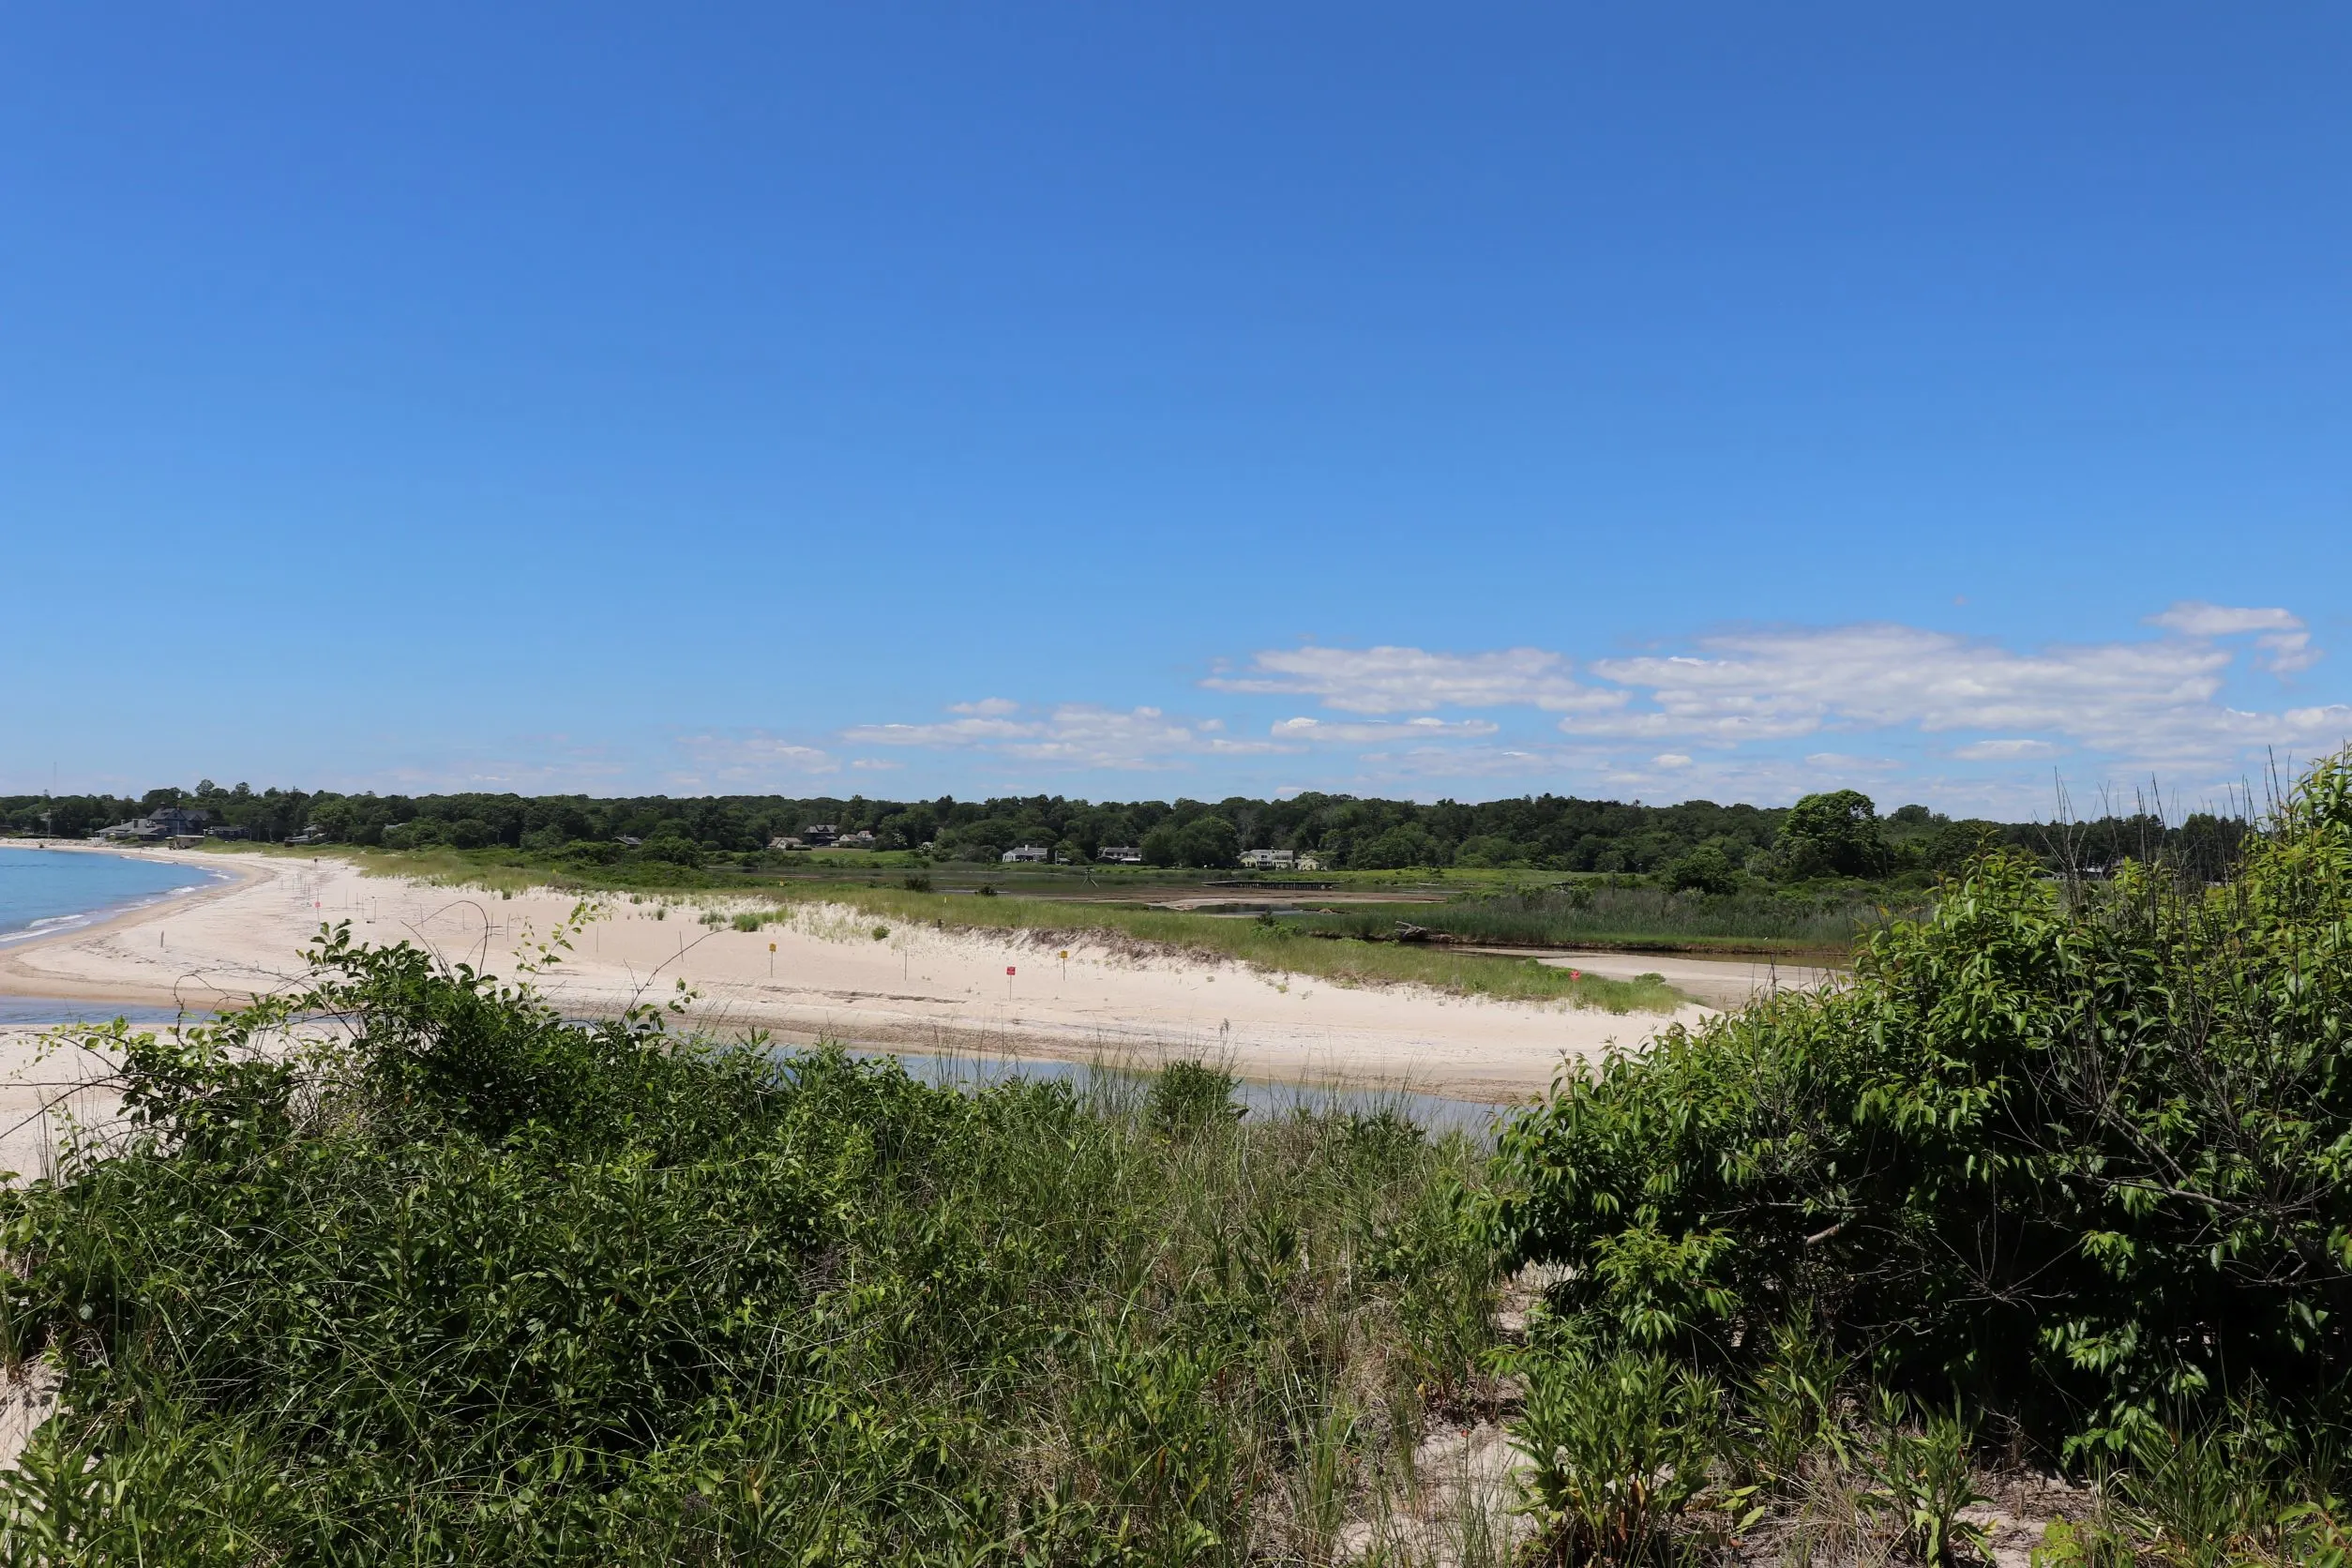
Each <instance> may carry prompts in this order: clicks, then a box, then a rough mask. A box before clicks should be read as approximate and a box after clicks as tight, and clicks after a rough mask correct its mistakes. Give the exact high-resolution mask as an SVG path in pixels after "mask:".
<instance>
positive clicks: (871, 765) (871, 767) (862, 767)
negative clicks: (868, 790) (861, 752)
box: [850, 757, 906, 773]
mask: <svg viewBox="0 0 2352 1568" xmlns="http://www.w3.org/2000/svg"><path fill="white" fill-rule="evenodd" d="M850 766H852V767H853V768H855V769H857V770H858V771H859V772H860V773H886V772H888V771H889V770H890V769H892V768H903V767H905V766H906V763H904V762H894V761H890V760H889V759H888V758H885V757H852V758H851V759H850Z"/></svg>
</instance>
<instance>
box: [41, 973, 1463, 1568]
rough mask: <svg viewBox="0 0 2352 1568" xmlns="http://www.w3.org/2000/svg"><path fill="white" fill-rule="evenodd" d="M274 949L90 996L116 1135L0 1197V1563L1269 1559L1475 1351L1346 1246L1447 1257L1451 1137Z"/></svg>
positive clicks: (1354, 1486) (1411, 1422) (1340, 1496)
mask: <svg viewBox="0 0 2352 1568" xmlns="http://www.w3.org/2000/svg"><path fill="white" fill-rule="evenodd" d="M314 959H315V963H316V966H317V967H316V968H315V970H314V972H313V975H312V978H311V983H310V985H309V988H308V989H307V990H305V991H303V992H301V993H300V994H297V995H294V996H290V997H288V998H286V999H284V1000H283V1001H280V1002H277V1003H271V1004H268V1005H265V1006H262V1007H257V1008H253V1009H250V1010H248V1011H246V1012H243V1013H239V1014H234V1015H231V1016H230V1017H228V1018H225V1019H224V1020H222V1021H221V1022H219V1024H217V1025H214V1026H210V1027H206V1028H201V1029H190V1030H188V1031H187V1032H185V1033H173V1034H169V1035H163V1036H147V1035H134V1034H130V1033H128V1032H127V1031H124V1030H122V1029H120V1028H119V1026H118V1027H117V1028H116V1029H115V1030H114V1031H113V1032H111V1033H109V1034H108V1035H107V1037H106V1039H105V1040H104V1041H101V1042H99V1043H101V1044H112V1045H113V1046H114V1047H116V1048H119V1049H120V1050H121V1052H122V1054H123V1058H124V1063H125V1065H124V1073H123V1080H124V1087H125V1089H126V1091H127V1099H126V1107H127V1109H128V1114H129V1117H130V1119H131V1125H130V1129H129V1133H128V1138H126V1139H125V1140H123V1141H122V1142H121V1143H120V1144H119V1145H118V1146H115V1147H112V1148H109V1149H103V1150H101V1149H97V1148H93V1149H90V1150H86V1151H84V1152H83V1153H82V1154H81V1155H80V1156H78V1157H77V1158H75V1159H74V1160H73V1161H71V1162H70V1168H69V1169H68V1179H67V1180H65V1181H63V1182H59V1183H50V1182H37V1183H34V1184H30V1185H29V1186H23V1187H19V1188H15V1189H11V1190H9V1191H8V1192H6V1193H5V1194H0V1236H5V1238H6V1246H7V1251H8V1258H9V1259H10V1261H11V1263H12V1264H13V1266H14V1268H15V1271H16V1277H15V1278H14V1279H13V1280H12V1282H11V1283H10V1287H9V1289H8V1293H7V1302H8V1314H7V1318H8V1324H9V1327H10V1329H11V1331H12V1333H13V1334H14V1336H15V1337H14V1340H13V1348H14V1349H16V1350H17V1351H18V1353H20V1354H30V1353H44V1352H45V1353H49V1354H53V1355H55V1356H58V1357H60V1358H62V1359H63V1360H64V1361H65V1362H66V1364H68V1368H69V1370H68V1380H67V1384H66V1388H65V1390H64V1405H63V1408H62V1409H61V1410H60V1411H59V1413H58V1414H57V1415H56V1416H55V1417H54V1418H53V1419H52V1420H51V1421H50V1422H49V1423H48V1424H47V1425H44V1426H43V1427H42V1428H41V1430H40V1431H39V1433H38V1436H37V1437H36V1439H35V1440H34V1442H33V1444H32V1445H31V1447H30V1448H29V1449H28V1450H27V1452H26V1454H25V1455H24V1462H23V1466H22V1468H21V1469H20V1470H16V1471H14V1472H11V1473H8V1474H6V1475H5V1476H0V1548H5V1555H6V1557H7V1560H10V1561H25V1562H31V1561H39V1562H43V1563H60V1564H67V1563H91V1564H95V1563H113V1562H127V1561H147V1562H171V1563H175V1564H178V1563H221V1564H232V1563H234V1564H245V1563H251V1562H257V1561H304V1562H322V1563H353V1564H360V1563H368V1564H373V1563H387V1562H389V1563H419V1564H421V1563H426V1562H434V1563H442V1562H460V1561H478V1562H502V1563H505V1562H517V1563H535V1562H549V1563H553V1562H578V1563H596V1564H608V1563H644V1564H654V1563H665V1564H666V1563H671V1562H700V1563H716V1562H743V1563H754V1562H757V1563H767V1562H779V1561H784V1562H807V1563H815V1562H827V1563H831V1562H881V1561H889V1562H940V1563H948V1562H953V1563H977V1562H993V1561H1006V1562H1010V1561H1035V1562H1052V1563H1064V1562H1067V1563H1081V1562H1083V1563H1126V1562H1134V1563H1145V1562H1191V1561H1199V1562H1229V1561H1230V1562H1238V1561H1241V1560H1244V1559H1247V1558H1251V1557H1253V1556H1254V1555H1258V1554H1271V1555H1274V1556H1294V1555H1296V1554H1297V1553H1299V1552H1301V1551H1304V1549H1305V1545H1304V1543H1305V1542H1307V1540H1308V1539H1309V1537H1311V1536H1314V1535H1315V1534H1316V1532H1317V1531H1319V1530H1323V1531H1325V1533H1327V1530H1326V1526H1327V1524H1328V1520H1329V1518H1330V1516H1331V1515H1330V1507H1329V1506H1328V1504H1329V1503H1330V1502H1331V1500H1333V1499H1334V1498H1336V1499H1337V1500H1338V1502H1339V1503H1340V1504H1343V1505H1346V1506H1349V1507H1354V1506H1357V1505H1358V1504H1359V1503H1360V1502H1361V1500H1362V1496H1361V1495H1362V1491H1363V1489H1364V1487H1365V1486H1367V1485H1370V1484H1371V1482H1370V1479H1369V1478H1371V1477H1374V1476H1377V1475H1379V1474H1380V1473H1382V1467H1383V1465H1385V1464H1388V1463H1391V1462H1393V1461H1394V1458H1395V1454H1396V1453H1397V1452H1398V1451H1399V1450H1400V1449H1401V1451H1402V1452H1406V1453H1409V1452H1410V1448H1411V1445H1412V1444H1413V1443H1414V1442H1415V1441H1416V1440H1417V1436H1416V1434H1417V1430H1418V1423H1419V1410H1418V1404H1417V1401H1416V1400H1414V1399H1413V1397H1412V1395H1411V1394H1410V1390H1411V1388H1412V1386H1413V1380H1414V1379H1415V1378H1416V1377H1417V1376H1418V1375H1419V1369H1420V1368H1422V1367H1424V1366H1425V1365H1427V1364H1432V1363H1433V1362H1436V1361H1441V1360H1447V1359H1450V1358H1457V1357H1459V1356H1461V1355H1463V1354H1464V1353H1467V1354H1469V1355H1470V1356H1475V1355H1476V1354H1478V1353H1480V1352H1481V1351H1482V1350H1483V1349H1484V1345H1483V1342H1482V1343H1479V1344H1473V1345H1470V1346H1467V1347H1465V1346H1458V1345H1449V1344H1447V1343H1444V1342H1442V1341H1439V1342H1433V1343H1432V1344H1430V1345H1429V1346H1427V1347H1423V1346H1421V1345H1419V1344H1417V1343H1416V1342H1415V1341H1414V1340H1413V1339H1412V1338H1411V1337H1410V1333H1409V1332H1408V1330H1407V1329H1406V1328H1405V1327H1404V1326H1403V1325H1405V1324H1407V1323H1410V1322H1413V1321H1418V1320H1420V1319H1421V1318H1422V1316H1423V1315H1424V1314H1425V1311H1426V1304H1418V1305H1417V1304H1414V1302H1413V1289H1414V1287H1411V1286H1408V1285H1406V1284H1403V1283H1400V1282H1399V1281H1398V1279H1397V1278H1396V1276H1395V1273H1394V1268H1395V1263H1396V1261H1397V1260H1398V1259H1416V1260H1417V1259H1424V1258H1429V1257H1444V1256H1447V1253H1446V1251H1445V1248H1446V1246H1447V1245H1449V1244H1447V1243H1433V1241H1432V1237H1433V1235H1438V1234H1450V1235H1451V1236H1452V1237H1453V1238H1454V1239H1453V1241H1452V1242H1451V1243H1450V1245H1451V1246H1452V1247H1453V1248H1454V1249H1455V1256H1457V1257H1458V1256H1459V1255H1460V1253H1461V1250H1462V1247H1463V1243H1462V1241H1461V1237H1462V1231H1461V1228H1460V1227H1459V1226H1458V1225H1451V1226H1450V1227H1449V1226H1448V1225H1447V1224H1446V1223H1445V1219H1444V1216H1447V1215H1449V1214H1452V1213H1453V1212H1454V1211H1455V1207H1456V1205H1457V1201H1458V1200H1457V1199H1455V1197H1454V1196H1452V1195H1454V1194H1455V1193H1458V1192H1460V1191H1461V1190H1463V1184H1466V1183H1475V1181H1476V1180H1477V1178H1478V1171H1479V1161H1478V1160H1477V1158H1476V1157H1474V1156H1473V1154H1472V1153H1471V1152H1470V1150H1468V1149H1467V1148H1466V1147H1465V1146H1463V1145H1461V1144H1460V1143H1459V1142H1455V1143H1450V1144H1446V1145H1443V1146H1440V1145H1433V1144H1431V1143H1429V1142H1427V1141H1425V1139H1423V1138H1420V1137H1419V1136H1417V1135H1415V1134H1413V1133H1411V1132H1410V1129H1409V1128H1405V1127H1402V1126H1398V1125H1395V1124H1392V1123H1383V1122H1380V1121H1378V1120H1377V1119H1364V1118H1355V1117H1348V1116H1329V1117H1299V1118H1292V1119H1286V1120H1282V1121H1279V1122H1275V1123H1267V1124H1265V1125H1262V1126H1259V1125H1252V1124H1248V1123H1239V1122H1237V1121H1235V1120H1233V1119H1231V1118H1229V1117H1219V1116H1214V1115H1210V1116H1207V1117H1205V1118H1203V1119H1201V1120H1199V1122H1197V1123H1194V1124H1193V1127H1192V1131H1191V1133H1190V1135H1189V1136H1187V1137H1185V1138H1168V1137H1166V1136H1164V1135H1163V1134H1162V1133H1161V1132H1159V1131H1158V1130H1156V1129H1155V1128H1154V1127H1153V1125H1152V1124H1151V1123H1150V1121H1149V1120H1147V1118H1146V1117H1144V1116H1143V1115H1141V1114H1139V1113H1137V1112H1135V1111H1131V1110H1130V1109H1129V1108H1127V1106H1126V1105H1125V1103H1124V1102H1123V1101H1122V1100H1120V1099H1119V1098H1118V1097H1117V1095H1116V1093H1110V1092H1108V1091H1107V1092H1106V1093H1109V1097H1107V1098H1093V1099H1090V1098H1088V1097H1086V1096H1084V1095H1081V1094H1080V1093H1078V1092H1076V1091H1074V1090H1073V1089H1072V1088H1070V1087H1068V1086H1066V1085H1042V1084H1036V1083H1028V1082H1014V1083H1009V1084H1005V1085H1003V1086H1000V1087H996V1088H992V1089H989V1090H988V1091H986V1092H984V1093H974V1094H970V1095H966V1094H961V1093H955V1092H953V1091H949V1090H943V1089H933V1088H927V1087H925V1086H923V1085H920V1084H918V1083H915V1082H914V1081H912V1079H910V1078H908V1077H907V1076H906V1075H905V1074H904V1073H903V1072H900V1071H898V1070H897V1068H896V1067H894V1066H891V1065H888V1064H882V1065H873V1064H862V1063H856V1062H853V1061H852V1060H850V1059H848V1058H846V1057H844V1056H842V1055H841V1054H839V1053H837V1052H834V1051H820V1052H817V1053H814V1054H808V1055H802V1056H781V1055H778V1054H776V1053H774V1052H772V1051H769V1050H768V1049H766V1048H763V1047H761V1046H759V1045H758V1044H757V1043H756V1042H754V1043H752V1044H749V1045H746V1046H743V1047H738V1048H724V1047H719V1046H716V1045H714V1044H711V1043H708V1042H703V1041H699V1040H693V1039H686V1038H679V1037H675V1036H672V1035H670V1034H667V1033H664V1032H663V1029H662V1018H660V1016H659V1015H656V1014H653V1013H645V1012H641V1013H639V1014H636V1015H633V1016H632V1017H630V1018H626V1019H623V1020H619V1021H616V1022H611V1023H604V1024H596V1025H581V1024H576V1023H570V1022H566V1021H565V1020H564V1019H563V1018H560V1017H559V1016H557V1015H556V1014H555V1013H554V1012H553V1011H552V1010H551V1009H550V1008H549V1007H547V1006H546V1005H545V1004H544V1003H541V1002H539V1001H537V1000H536V999H535V998H534V997H532V996H530V995H529V994H528V993H525V992H520V991H517V990H514V989H512V988H504V987H501V986H498V985H496V984H494V983H492V982H490V981H488V980H485V979H482V978H480V977H477V976H475V975H473V974H471V973H469V972H466V971H464V970H462V969H460V970H457V971H444V970H442V969H439V968H437V967H436V966H435V965H434V964H433V963H432V962H430V960H429V959H428V958H427V957H425V956H424V955H422V954H419V953H416V952H415V951H413V950H409V949H406V948H394V949H384V950H379V949H369V948H365V947H360V946H356V945H354V944H353V943H352V942H351V941H350V939H349V936H348V933H347V932H339V933H336V934H334V935H332V936H330V937H328V938H326V939H324V941H323V942H322V945H321V947H320V949H319V950H318V952H317V953H316V954H315V955H314ZM330 1021H331V1022H332V1024H333V1025H334V1027H332V1028H326V1029H316V1026H317V1025H318V1024H320V1023H323V1022H330ZM313 1030H315V1031H316V1033H318V1034H319V1035H320V1041H321V1043H319V1044H317V1045H315V1046H312V1047H309V1048H302V1049H290V1048H289V1041H290V1039H291V1038H292V1037H293V1034H290V1031H292V1032H294V1033H311V1032H313ZM1176 1098H1178V1099H1180V1100H1182V1101H1183V1102H1184V1103H1185V1104H1187V1105H1191V1104H1196V1103H1198V1102H1199V1100H1201V1099H1202V1098H1203V1096H1201V1095H1199V1094H1198V1093H1194V1092H1191V1091H1186V1092H1185V1093H1184V1094H1181V1095H1178V1096H1176ZM1433 1215H1434V1216H1438V1218H1436V1219H1435V1220H1433V1218H1432V1216H1433ZM1473 1256H1474V1257H1475V1263H1474V1264H1473V1265H1470V1267H1472V1268H1473V1269H1474V1271H1475V1272H1476V1274H1477V1276H1478V1279H1479V1282H1480V1284H1481V1285H1483V1282H1484V1273H1483V1270H1484V1263H1485V1259H1484V1256H1483V1254H1473ZM1445 1283H1449V1284H1450V1283H1455V1282H1454V1281H1447V1282H1445ZM1468 1294H1469V1295H1470V1297H1471V1298H1472V1299H1473V1300H1474V1301H1477V1302H1485V1301H1487V1300H1490V1299H1491V1298H1490V1296H1488V1295H1483V1294H1481V1293H1480V1290H1479V1289H1470V1290H1469V1292H1468ZM1400 1389H1401V1390H1402V1391H1403V1393H1402V1394H1400V1393H1399V1390H1400ZM1400 1401H1401V1402H1400ZM1348 1412H1357V1413H1359V1414H1360V1415H1361V1416H1362V1419H1357V1416H1356V1415H1353V1414H1349V1413H1348ZM1315 1477H1319V1478H1320V1479H1319V1480H1314V1479H1313V1478H1315ZM1310 1483H1311V1484H1310ZM1317 1488H1320V1489H1319V1490H1318V1489H1317ZM1309 1496H1316V1497H1320V1498H1322V1499H1323V1500H1324V1504H1325V1506H1323V1512H1322V1514H1321V1515H1319V1518H1321V1519H1322V1520H1323V1521H1324V1523H1322V1524H1318V1523H1316V1522H1314V1521H1313V1520H1310V1519H1308V1518H1306V1517H1304V1515H1301V1514H1300V1512H1299V1511H1298V1509H1297V1508H1296V1507H1295V1506H1294V1500H1297V1499H1301V1498H1305V1497H1309Z"/></svg>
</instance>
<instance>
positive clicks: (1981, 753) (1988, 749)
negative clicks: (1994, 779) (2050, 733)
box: [1952, 739, 2058, 762]
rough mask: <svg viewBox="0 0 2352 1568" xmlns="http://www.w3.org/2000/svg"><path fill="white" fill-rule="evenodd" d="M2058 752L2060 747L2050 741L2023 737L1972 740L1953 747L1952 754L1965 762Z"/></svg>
mask: <svg viewBox="0 0 2352 1568" xmlns="http://www.w3.org/2000/svg"><path fill="white" fill-rule="evenodd" d="M1952 755H1953V756H1954V757H1957V758H1959V759H1960V760H1961V761H1964V762H2020V761H2030V760H2031V759H2033V758H2036V757H2055V756H2057V755H2058V747H2057V746H2052V745H2051V744H2050V743H2049V742H2048V741H2036V740H2023V739H2017V740H1989V741H1971V742H1969V743H1968V745H1967V746H1953V747H1952Z"/></svg>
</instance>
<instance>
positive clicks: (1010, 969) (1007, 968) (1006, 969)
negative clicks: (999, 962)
mask: <svg viewBox="0 0 2352 1568" xmlns="http://www.w3.org/2000/svg"><path fill="white" fill-rule="evenodd" d="M1004 972H1005V973H1006V974H1007V975H1008V976H1009V975H1010V974H1011V973H1012V972H1013V966H1012V965H1011V964H1006V965H1005V966H1004Z"/></svg>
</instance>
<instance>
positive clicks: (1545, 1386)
mask: <svg viewBox="0 0 2352 1568" xmlns="http://www.w3.org/2000/svg"><path fill="white" fill-rule="evenodd" d="M1527 1381H1528V1386H1527V1406H1526V1409H1525V1410H1524V1412H1523V1413H1522V1414H1521V1416H1520V1418H1519V1420H1518V1422H1517V1423H1516V1424H1515V1426H1514V1429H1513V1434H1512V1446H1514V1447H1515V1448H1516V1449H1517V1450H1518V1451H1519V1452H1520V1453H1521V1454H1522V1455H1525V1456H1526V1457H1527V1460H1528V1464H1529V1467H1530V1469H1529V1472H1528V1478H1527V1481H1528V1486H1529V1489H1530V1491H1531V1492H1532V1493H1533V1496H1534V1501H1535V1503H1536V1504H1537V1506H1538V1507H1539V1508H1540V1509H1541V1510H1542V1512H1543V1516H1544V1517H1545V1519H1546V1520H1547V1521H1549V1522H1550V1523H1551V1525H1552V1527H1553V1528H1554V1529H1555V1530H1557V1531H1558V1532H1559V1534H1560V1543H1559V1545H1560V1547H1561V1548H1562V1551H1561V1555H1562V1557H1563V1558H1564V1559H1565V1560H1568V1561H1571V1562H1574V1561H1578V1560H1584V1559H1587V1558H1597V1559H1599V1560H1603V1561H1606V1562H1643V1561H1650V1560H1657V1559H1661V1558H1665V1557H1667V1556H1669V1555H1670V1552H1671V1547H1672V1545H1673V1531H1674V1528H1675V1525H1676V1523H1677V1521H1678V1520H1679V1519H1680V1518H1681V1515H1682V1514H1683V1511H1684V1510H1685V1509H1687V1508H1688V1507H1689V1506H1690V1503H1691V1501H1692V1500H1693V1499H1695V1498H1696V1497H1697V1496H1698V1495H1699V1493H1700V1492H1702V1491H1703V1490H1705V1489H1706V1487H1707V1485H1708V1482H1709V1479H1710V1467H1711V1462H1712V1459H1713V1456H1714V1452H1715V1440H1716V1437H1717V1427H1716V1424H1717V1412H1718V1408H1719V1404H1720V1395H1718V1393H1717V1391H1716V1390H1715V1389H1714V1388H1713V1387H1711V1385H1710V1384H1709V1383H1708V1382H1707V1380H1705V1379H1703V1378H1700V1377H1698V1376H1696V1374H1694V1373H1691V1372H1689V1371H1687V1370H1681V1369H1678V1368H1676V1367H1675V1366H1674V1365H1673V1364H1670V1363H1669V1362H1668V1361H1667V1360H1666V1358H1665V1357H1663V1356H1658V1355H1649V1354H1643V1353H1640V1352H1633V1351H1621V1352H1618V1353H1616V1354H1604V1353H1600V1352H1597V1351H1593V1350H1591V1349H1583V1348H1575V1349H1563V1350H1560V1351H1557V1352H1554V1353H1550V1354H1540V1355H1537V1356H1534V1357H1531V1358H1530V1359H1529V1362H1528V1380H1527Z"/></svg>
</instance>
